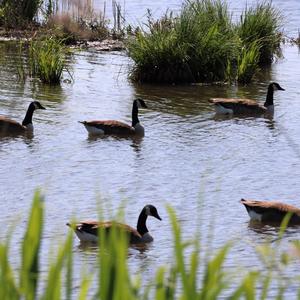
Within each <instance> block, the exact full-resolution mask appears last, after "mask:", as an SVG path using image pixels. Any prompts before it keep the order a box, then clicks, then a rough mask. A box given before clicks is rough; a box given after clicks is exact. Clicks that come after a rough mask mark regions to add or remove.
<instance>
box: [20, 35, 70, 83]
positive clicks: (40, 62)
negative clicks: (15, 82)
mask: <svg viewBox="0 0 300 300" xmlns="http://www.w3.org/2000/svg"><path fill="white" fill-rule="evenodd" d="M23 50H24V45H23V43H21V44H20V50H19V63H18V75H19V78H20V80H22V81H24V80H25V79H26V77H27V76H31V77H38V78H39V79H40V80H41V81H42V82H43V83H47V84H59V83H60V81H61V78H62V73H63V71H64V70H65V71H67V72H69V71H68V68H67V67H66V60H65V56H66V53H67V48H66V47H65V45H64V43H63V41H62V40H57V39H56V38H53V37H49V38H46V39H42V40H35V41H31V42H30V43H29V47H28V51H29V56H28V57H29V59H28V61H27V59H26V58H25V57H23V56H22V52H23Z"/></svg>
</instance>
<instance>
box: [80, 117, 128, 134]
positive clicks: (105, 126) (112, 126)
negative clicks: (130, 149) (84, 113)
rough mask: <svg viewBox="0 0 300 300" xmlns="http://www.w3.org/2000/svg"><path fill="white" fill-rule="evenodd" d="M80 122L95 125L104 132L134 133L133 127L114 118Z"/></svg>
mask: <svg viewBox="0 0 300 300" xmlns="http://www.w3.org/2000/svg"><path fill="white" fill-rule="evenodd" d="M81 123H82V124H84V125H86V126H91V127H95V128H97V129H101V130H103V131H104V132H105V133H106V134H114V133H125V134H131V133H134V128H133V127H132V126H130V125H128V124H126V123H123V122H120V121H115V120H103V121H97V120H95V121H83V122H81Z"/></svg>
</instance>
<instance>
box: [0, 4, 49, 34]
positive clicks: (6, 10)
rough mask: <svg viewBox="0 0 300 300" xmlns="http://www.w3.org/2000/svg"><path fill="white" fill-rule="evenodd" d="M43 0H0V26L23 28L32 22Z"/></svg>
mask: <svg viewBox="0 0 300 300" xmlns="http://www.w3.org/2000/svg"><path fill="white" fill-rule="evenodd" d="M42 3H43V0H22V1H15V0H6V1H0V26H4V27H6V28H15V27H19V28H23V27H26V26H28V25H29V24H31V23H33V22H34V20H35V18H36V17H37V14H38V11H39V9H40V7H41V5H42Z"/></svg>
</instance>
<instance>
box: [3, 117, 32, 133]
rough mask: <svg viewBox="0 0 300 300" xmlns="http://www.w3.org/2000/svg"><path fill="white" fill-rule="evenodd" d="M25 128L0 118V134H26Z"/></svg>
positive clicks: (7, 119)
mask: <svg viewBox="0 0 300 300" xmlns="http://www.w3.org/2000/svg"><path fill="white" fill-rule="evenodd" d="M26 129H27V128H26V127H25V126H23V125H22V124H20V123H18V122H16V121H14V120H11V119H9V118H7V117H4V116H0V134H6V133H15V134H21V133H24V132H26Z"/></svg>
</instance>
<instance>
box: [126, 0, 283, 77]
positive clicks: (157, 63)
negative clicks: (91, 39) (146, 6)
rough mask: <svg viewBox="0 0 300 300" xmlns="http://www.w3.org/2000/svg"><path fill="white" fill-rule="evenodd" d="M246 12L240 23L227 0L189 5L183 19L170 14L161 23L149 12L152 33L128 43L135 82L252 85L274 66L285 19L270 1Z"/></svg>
mask: <svg viewBox="0 0 300 300" xmlns="http://www.w3.org/2000/svg"><path fill="white" fill-rule="evenodd" d="M246 12H247V13H244V14H243V16H242V17H241V22H240V23H239V24H234V23H233V22H232V17H231V14H230V13H229V10H228V7H227V4H226V3H225V2H223V1H221V0H186V2H185V4H184V5H183V8H182V11H181V12H180V13H179V15H178V16H174V15H173V14H172V12H167V13H166V14H165V16H163V17H162V18H161V19H159V20H156V21H155V20H153V18H152V16H151V13H149V12H148V21H147V28H146V29H145V30H143V31H141V30H140V31H138V32H137V33H136V34H135V35H134V36H132V37H131V38H129V40H128V43H127V48H128V53H129V56H130V57H131V58H132V59H133V61H134V63H135V64H134V67H133V69H132V73H131V77H132V79H133V80H134V81H140V82H158V83H181V82H183V83H184V82H216V81H226V80H227V81H238V82H242V83H248V82H250V81H251V80H252V78H253V76H254V74H255V72H256V70H257V69H258V66H259V63H261V62H263V61H265V62H269V63H270V62H271V61H272V58H273V55H274V54H275V53H277V52H278V49H279V45H280V34H279V27H280V15H279V13H278V11H277V10H276V9H275V8H274V7H273V6H272V5H271V4H268V3H265V2H264V3H263V4H261V5H259V6H258V7H257V8H256V9H248V10H246ZM263 19H264V21H265V23H263V22H262V20H263ZM251 22H252V23H253V24H254V25H255V26H254V25H252V26H251V24H252V23H251ZM271 25H272V26H271ZM261 27H262V28H261ZM275 37H276V39H275ZM266 57H268V58H269V59H266Z"/></svg>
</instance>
